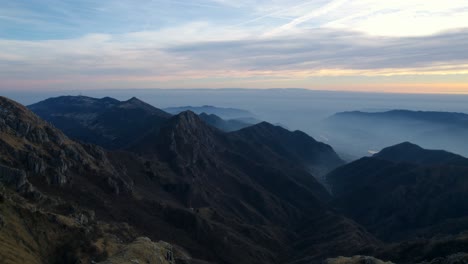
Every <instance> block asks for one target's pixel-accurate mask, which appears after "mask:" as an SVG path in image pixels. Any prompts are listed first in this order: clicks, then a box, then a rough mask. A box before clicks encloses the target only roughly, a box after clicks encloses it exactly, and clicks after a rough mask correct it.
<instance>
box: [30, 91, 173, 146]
mask: <svg viewBox="0 0 468 264" xmlns="http://www.w3.org/2000/svg"><path fill="white" fill-rule="evenodd" d="M29 109H31V110H32V111H33V112H35V113H36V114H37V115H39V116H40V117H42V118H44V119H45V120H47V121H49V122H51V123H52V124H54V126H56V127H57V128H59V129H61V130H62V131H63V132H64V133H65V134H67V135H68V136H69V137H71V138H74V139H77V140H80V141H83V142H88V143H93V144H97V145H100V146H103V147H105V148H109V149H119V148H123V147H126V146H128V145H130V144H131V143H132V142H135V141H136V140H138V139H139V138H141V137H142V136H143V135H144V134H145V133H146V132H147V131H148V130H150V129H151V128H153V127H157V126H159V125H160V124H161V123H162V122H164V121H165V120H167V119H168V118H169V117H170V116H171V115H170V114H168V113H166V112H164V111H162V110H159V109H157V108H155V107H153V106H151V105H149V104H146V103H144V102H142V101H140V100H139V99H137V98H131V99H130V100H128V101H123V102H121V101H118V100H115V99H113V98H109V97H105V98H102V99H96V98H91V97H85V96H62V97H56V98H50V99H47V100H45V101H42V102H39V103H36V104H33V105H30V106H29Z"/></svg>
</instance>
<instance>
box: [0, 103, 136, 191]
mask: <svg viewBox="0 0 468 264" xmlns="http://www.w3.org/2000/svg"><path fill="white" fill-rule="evenodd" d="M0 166H1V167H0V180H1V181H3V182H4V183H5V184H8V185H14V187H15V188H16V189H17V190H20V189H23V190H24V189H28V188H29V185H28V181H27V178H28V177H31V178H33V177H35V178H38V177H42V178H45V180H46V183H47V184H49V185H55V186H64V185H69V184H71V183H73V181H74V177H75V175H79V174H81V175H88V176H90V175H101V177H102V178H103V179H105V180H100V181H101V182H102V184H104V185H107V187H108V189H109V190H110V191H112V192H114V193H115V194H119V193H131V183H129V182H125V181H124V180H122V178H120V177H119V173H118V172H117V171H116V170H115V169H114V167H113V165H112V164H111V163H110V162H109V160H108V159H107V155H106V153H105V151H104V150H102V149H100V148H99V147H96V146H92V145H83V144H80V143H77V142H74V141H72V140H70V139H68V137H67V136H65V135H64V134H63V133H62V132H61V131H59V130H58V129H56V128H55V127H53V126H52V125H51V124H49V123H47V122H45V121H43V120H42V119H40V118H39V117H38V116H36V115H35V114H34V113H32V112H31V111H30V110H29V109H27V108H26V107H24V106H22V105H20V104H18V103H16V102H13V101H11V100H9V99H7V98H5V97H0ZM95 180H98V179H95Z"/></svg>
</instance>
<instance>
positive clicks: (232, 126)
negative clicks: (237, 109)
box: [199, 113, 252, 132]
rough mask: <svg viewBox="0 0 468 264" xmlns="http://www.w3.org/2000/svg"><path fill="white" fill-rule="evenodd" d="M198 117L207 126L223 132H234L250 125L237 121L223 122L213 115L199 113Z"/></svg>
mask: <svg viewBox="0 0 468 264" xmlns="http://www.w3.org/2000/svg"><path fill="white" fill-rule="evenodd" d="M199 117H200V118H201V119H202V120H203V121H205V122H206V123H207V124H209V125H211V126H213V127H216V128H218V129H220V130H222V131H225V132H232V131H236V130H239V129H242V128H246V127H248V126H251V125H252V124H251V123H247V122H243V121H241V120H238V119H228V120H224V119H222V118H221V117H219V116H217V115H214V114H206V113H201V114H199Z"/></svg>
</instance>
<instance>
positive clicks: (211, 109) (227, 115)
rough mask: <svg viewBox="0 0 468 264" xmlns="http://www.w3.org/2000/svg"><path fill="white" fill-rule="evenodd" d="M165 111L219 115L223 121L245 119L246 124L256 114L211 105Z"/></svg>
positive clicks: (170, 108) (182, 107)
mask: <svg viewBox="0 0 468 264" xmlns="http://www.w3.org/2000/svg"><path fill="white" fill-rule="evenodd" d="M163 110H164V111H166V112H168V113H170V114H174V115H176V114H179V113H182V112H185V111H192V112H194V113H196V114H197V115H199V114H201V113H205V114H208V115H217V116H219V117H221V118H222V119H241V120H242V119H243V121H244V122H245V121H247V120H249V119H254V118H255V116H254V114H252V113H251V112H249V111H247V110H243V109H237V108H223V107H216V106H211V105H204V106H180V107H168V108H164V109H163ZM254 120H256V119H254ZM254 120H252V121H254ZM248 123H258V121H254V122H248Z"/></svg>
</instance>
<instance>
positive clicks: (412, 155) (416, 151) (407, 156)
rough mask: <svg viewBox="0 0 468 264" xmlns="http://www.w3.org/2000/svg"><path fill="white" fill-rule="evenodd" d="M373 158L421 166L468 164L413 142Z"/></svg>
mask: <svg viewBox="0 0 468 264" xmlns="http://www.w3.org/2000/svg"><path fill="white" fill-rule="evenodd" d="M373 157H375V158H378V159H383V160H389V161H393V162H406V163H416V164H421V165H435V164H442V163H447V164H452V165H455V164H468V159H466V158H464V157H462V156H460V155H457V154H453V153H450V152H448V151H444V150H429V149H424V148H422V147H420V146H418V145H416V144H413V143H411V142H403V143H400V144H397V145H394V146H391V147H387V148H384V149H383V150H381V151H380V152H379V153H377V154H375V155H374V156H373Z"/></svg>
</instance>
